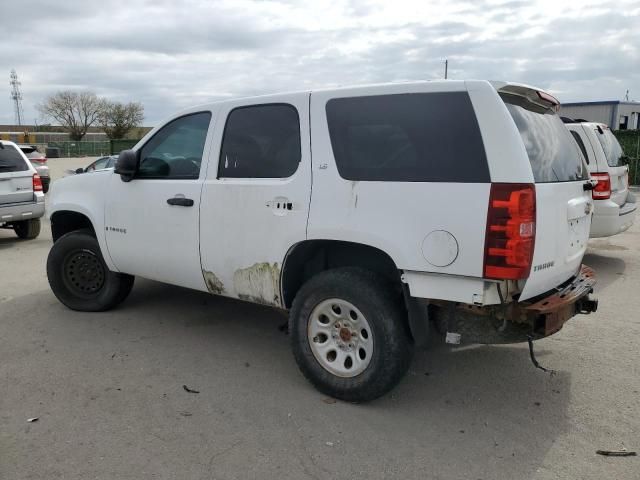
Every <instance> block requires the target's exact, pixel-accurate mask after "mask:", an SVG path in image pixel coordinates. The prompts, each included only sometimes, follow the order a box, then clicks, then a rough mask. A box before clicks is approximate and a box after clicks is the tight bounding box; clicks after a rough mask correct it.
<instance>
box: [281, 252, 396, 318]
mask: <svg viewBox="0 0 640 480" xmlns="http://www.w3.org/2000/svg"><path fill="white" fill-rule="evenodd" d="M339 267H363V268H366V269H368V270H371V271H373V272H375V273H378V274H381V275H383V276H385V277H386V278H388V279H389V280H390V281H391V282H393V284H394V285H397V287H398V292H399V293H401V283H400V271H399V270H398V267H397V266H396V264H395V262H394V261H393V259H392V258H391V257H390V256H389V255H388V254H387V253H386V252H384V251H382V250H380V249H379V248H376V247H372V246H371V245H366V244H362V243H356V242H348V241H342V240H305V241H302V242H299V243H297V244H295V245H293V246H292V247H291V248H290V249H289V251H288V252H287V255H286V256H285V259H284V261H283V265H282V272H281V276H280V285H281V288H280V289H281V294H282V302H283V306H284V307H285V308H290V307H291V304H292V303H293V299H294V298H295V296H296V293H297V292H298V290H299V289H300V287H302V285H303V284H304V283H305V282H306V281H307V280H308V279H310V278H311V277H312V276H313V275H315V274H317V273H320V272H322V271H325V270H329V269H332V268H339Z"/></svg>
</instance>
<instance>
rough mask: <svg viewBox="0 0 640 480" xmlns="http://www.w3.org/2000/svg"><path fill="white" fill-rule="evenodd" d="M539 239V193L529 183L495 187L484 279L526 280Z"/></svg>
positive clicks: (492, 195)
mask: <svg viewBox="0 0 640 480" xmlns="http://www.w3.org/2000/svg"><path fill="white" fill-rule="evenodd" d="M535 238H536V189H535V186H534V185H532V184H529V183H493V184H491V195H490V197H489V212H488V214H487V231H486V233H485V244H484V277H485V278H493V279H497V280H503V279H504V280H518V279H521V278H527V277H528V276H529V271H530V270H531V260H532V258H533V247H534V243H535Z"/></svg>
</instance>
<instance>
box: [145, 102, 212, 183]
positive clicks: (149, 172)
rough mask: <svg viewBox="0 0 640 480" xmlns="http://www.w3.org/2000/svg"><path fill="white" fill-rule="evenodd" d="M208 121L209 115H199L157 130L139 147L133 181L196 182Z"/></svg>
mask: <svg viewBox="0 0 640 480" xmlns="http://www.w3.org/2000/svg"><path fill="white" fill-rule="evenodd" d="M210 121H211V113H210V112H201V113H194V114H192V115H186V116H184V117H180V118H177V119H175V120H173V121H172V122H171V123H168V124H167V125H165V126H164V127H163V128H161V129H160V130H159V131H158V132H157V133H156V134H155V135H154V136H153V137H152V138H151V139H150V140H149V141H148V142H147V143H146V144H145V145H144V147H142V150H141V152H140V168H139V169H138V173H137V174H136V178H156V179H176V178H180V179H195V178H198V176H199V175H200V164H201V163H202V153H203V150H204V142H205V139H206V138H207V131H208V129H209V122H210Z"/></svg>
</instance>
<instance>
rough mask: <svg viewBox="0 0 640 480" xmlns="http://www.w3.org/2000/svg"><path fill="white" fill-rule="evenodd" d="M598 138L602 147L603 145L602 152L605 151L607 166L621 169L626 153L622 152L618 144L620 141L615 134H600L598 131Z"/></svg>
mask: <svg viewBox="0 0 640 480" xmlns="http://www.w3.org/2000/svg"><path fill="white" fill-rule="evenodd" d="M596 137H598V141H599V142H600V145H602V150H604V156H605V158H606V159H607V165H609V166H610V167H619V166H620V165H622V164H623V162H622V158H623V157H624V152H623V151H622V147H621V146H620V143H618V139H617V138H616V137H615V135H614V134H613V133H611V130H609V129H606V130H602V133H600V131H599V130H596Z"/></svg>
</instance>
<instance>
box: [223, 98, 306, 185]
mask: <svg viewBox="0 0 640 480" xmlns="http://www.w3.org/2000/svg"><path fill="white" fill-rule="evenodd" d="M300 158H301V153H300V120H299V118H298V111H297V110H296V109H295V108H294V107H293V106H292V105H288V104H272V105H252V106H248V107H240V108H236V109H235V110H232V111H231V113H229V116H228V118H227V124H226V126H225V129H224V137H223V139H222V148H221V150H220V162H219V167H218V176H219V177H226V178H286V177H290V176H291V175H293V174H294V173H295V171H296V170H297V169H298V164H299V163H300Z"/></svg>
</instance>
